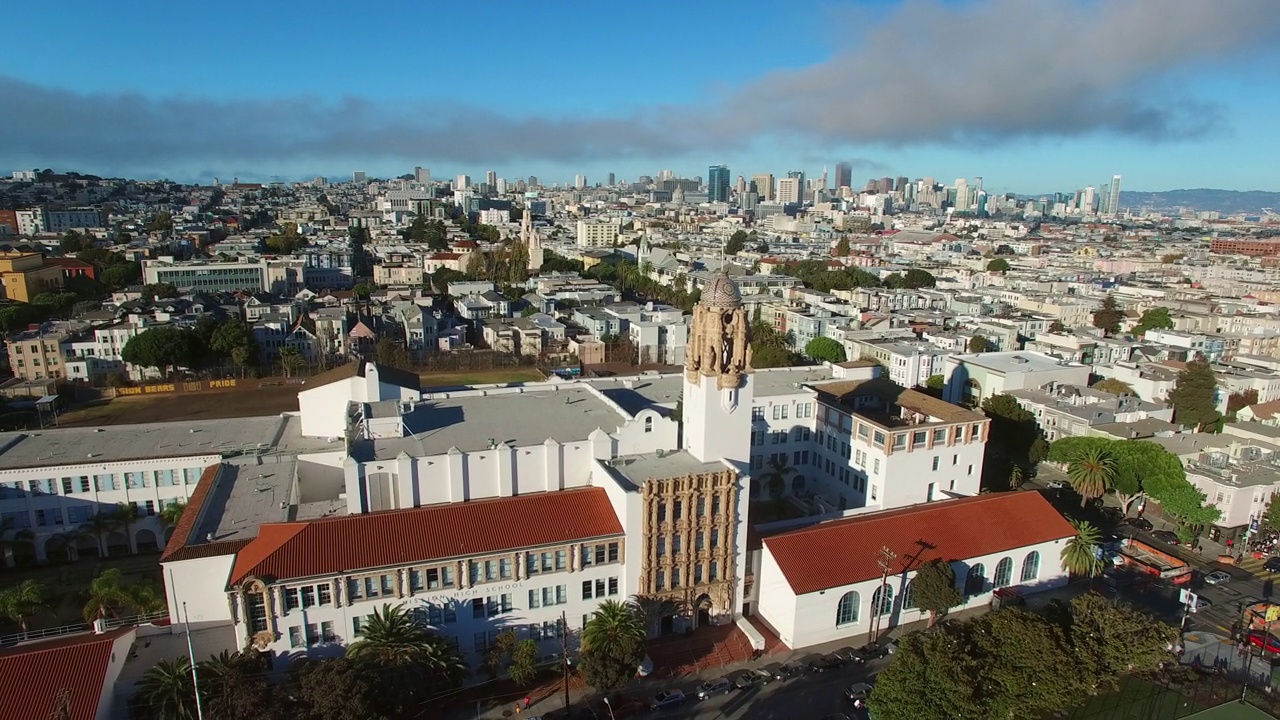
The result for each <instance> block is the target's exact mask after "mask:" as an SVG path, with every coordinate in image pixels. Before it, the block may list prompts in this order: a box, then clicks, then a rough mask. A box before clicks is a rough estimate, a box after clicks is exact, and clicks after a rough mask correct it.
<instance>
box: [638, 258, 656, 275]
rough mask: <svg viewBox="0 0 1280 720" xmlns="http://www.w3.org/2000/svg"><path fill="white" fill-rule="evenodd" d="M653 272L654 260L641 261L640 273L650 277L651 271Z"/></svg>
mask: <svg viewBox="0 0 1280 720" xmlns="http://www.w3.org/2000/svg"><path fill="white" fill-rule="evenodd" d="M652 272H653V262H652V261H650V260H645V261H644V262H642V263H640V274H641V275H644V276H645V277H646V278H647V277H649V274H650V273H652Z"/></svg>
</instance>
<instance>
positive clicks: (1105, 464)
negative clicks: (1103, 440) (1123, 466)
mask: <svg viewBox="0 0 1280 720" xmlns="http://www.w3.org/2000/svg"><path fill="white" fill-rule="evenodd" d="M1067 478H1068V479H1070V480H1071V487H1073V488H1075V490H1076V492H1077V493H1080V507H1084V506H1086V505H1088V504H1089V501H1090V500H1092V499H1094V498H1100V497H1102V496H1103V494H1104V493H1106V492H1107V490H1108V489H1109V488H1110V487H1111V486H1112V485H1114V484H1115V480H1116V459H1115V457H1114V456H1113V455H1112V454H1111V453H1109V452H1107V451H1106V450H1105V449H1103V448H1100V447H1090V448H1086V449H1085V450H1084V451H1083V452H1081V453H1080V454H1079V455H1078V456H1076V458H1075V459H1074V460H1072V461H1071V464H1070V465H1069V466H1068V467H1067Z"/></svg>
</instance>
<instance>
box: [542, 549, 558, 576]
mask: <svg viewBox="0 0 1280 720" xmlns="http://www.w3.org/2000/svg"><path fill="white" fill-rule="evenodd" d="M554 569H555V567H554V566H552V564H551V553H549V552H544V553H542V572H544V573H549V572H551V571H552V570H554Z"/></svg>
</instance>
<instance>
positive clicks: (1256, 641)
mask: <svg viewBox="0 0 1280 720" xmlns="http://www.w3.org/2000/svg"><path fill="white" fill-rule="evenodd" d="M1249 644H1250V645H1252V646H1254V647H1257V648H1262V649H1263V650H1265V651H1267V652H1269V653H1280V639H1276V636H1274V635H1269V634H1265V633H1260V632H1251V633H1249Z"/></svg>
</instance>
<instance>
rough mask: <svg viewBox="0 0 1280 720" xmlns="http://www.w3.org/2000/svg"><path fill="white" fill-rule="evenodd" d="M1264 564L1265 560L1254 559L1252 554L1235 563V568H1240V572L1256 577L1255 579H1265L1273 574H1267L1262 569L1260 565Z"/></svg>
mask: <svg viewBox="0 0 1280 720" xmlns="http://www.w3.org/2000/svg"><path fill="white" fill-rule="evenodd" d="M1264 562H1266V558H1255V557H1254V556H1253V555H1252V554H1250V555H1246V556H1245V557H1244V559H1242V560H1241V561H1240V562H1238V563H1236V567H1238V568H1240V569H1241V570H1244V571H1245V572H1247V573H1249V574H1250V575H1256V576H1257V577H1260V578H1265V577H1269V576H1271V575H1272V574H1273V573H1270V572H1267V570H1266V569H1265V568H1263V567H1262V564H1263V563H1264Z"/></svg>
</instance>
